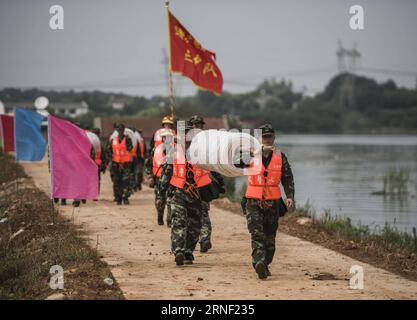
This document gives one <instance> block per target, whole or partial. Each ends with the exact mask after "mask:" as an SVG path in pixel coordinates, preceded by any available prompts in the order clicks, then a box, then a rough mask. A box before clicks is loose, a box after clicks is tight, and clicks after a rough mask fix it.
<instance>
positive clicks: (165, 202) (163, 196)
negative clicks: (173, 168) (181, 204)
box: [154, 177, 171, 224]
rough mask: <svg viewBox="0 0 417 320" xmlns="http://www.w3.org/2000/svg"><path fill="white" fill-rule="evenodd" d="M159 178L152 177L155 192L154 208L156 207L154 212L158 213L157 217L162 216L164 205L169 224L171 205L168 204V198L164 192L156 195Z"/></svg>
mask: <svg viewBox="0 0 417 320" xmlns="http://www.w3.org/2000/svg"><path fill="white" fill-rule="evenodd" d="M158 180H159V178H158V177H154V183H155V185H154V192H155V208H156V212H157V213H158V217H163V216H164V211H165V207H167V223H168V224H170V223H171V206H170V200H171V199H170V198H168V197H167V195H166V194H163V193H160V194H159V195H158V193H159V192H158V191H159V190H158V186H159V181H158ZM158 200H161V202H160V203H161V204H160V206H158V205H157V201H158Z"/></svg>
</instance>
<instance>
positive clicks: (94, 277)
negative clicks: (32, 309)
mask: <svg viewBox="0 0 417 320" xmlns="http://www.w3.org/2000/svg"><path fill="white" fill-rule="evenodd" d="M16 174H17V175H16ZM16 177H18V178H19V179H18V182H17V183H16V181H15V180H16ZM0 221H1V222H0V299H45V298H47V297H49V296H51V295H53V294H63V296H61V298H66V299H123V295H122V292H121V290H120V289H119V287H118V285H117V283H116V281H115V280H114V278H113V276H112V274H111V272H110V270H109V268H108V266H107V264H106V263H104V262H102V261H101V260H100V257H99V254H98V253H97V251H96V250H94V249H93V248H91V247H90V246H89V245H88V243H87V241H86V240H85V238H83V237H82V234H81V233H80V231H79V230H77V229H76V227H75V226H74V225H72V224H71V223H70V222H68V221H67V220H65V219H64V218H63V217H61V216H59V215H58V214H57V212H56V211H55V210H53V206H52V203H51V200H50V199H49V197H48V196H47V195H46V194H45V193H43V192H41V191H40V190H39V189H38V188H36V187H35V186H34V184H33V182H32V181H31V180H30V179H28V178H27V177H26V175H25V173H24V171H23V169H22V167H21V166H20V165H17V166H16V165H15V163H14V158H13V157H12V156H9V155H4V154H0ZM53 265H60V266H61V267H62V268H63V270H64V289H63V290H59V289H58V290H52V289H51V288H50V286H49V282H50V279H51V276H52V275H51V274H50V273H49V272H50V268H51V266H53ZM105 278H111V279H113V281H114V283H113V284H110V285H108V284H106V283H105V282H104V281H103V280H104V279H105Z"/></svg>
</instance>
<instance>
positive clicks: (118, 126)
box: [116, 123, 125, 130]
mask: <svg viewBox="0 0 417 320" xmlns="http://www.w3.org/2000/svg"><path fill="white" fill-rule="evenodd" d="M116 129H117V130H118V129H120V130H121V129H125V125H124V124H123V123H118V124H117V125H116Z"/></svg>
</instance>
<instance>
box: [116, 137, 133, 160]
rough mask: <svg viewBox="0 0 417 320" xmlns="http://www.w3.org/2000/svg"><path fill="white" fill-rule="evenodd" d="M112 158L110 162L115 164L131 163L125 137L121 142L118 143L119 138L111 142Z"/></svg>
mask: <svg viewBox="0 0 417 320" xmlns="http://www.w3.org/2000/svg"><path fill="white" fill-rule="evenodd" d="M112 149H113V157H112V161H113V162H117V163H126V162H131V161H132V155H131V153H130V152H129V151H128V150H127V148H126V137H124V138H123V140H122V142H120V141H119V136H117V137H116V138H114V139H113V142H112Z"/></svg>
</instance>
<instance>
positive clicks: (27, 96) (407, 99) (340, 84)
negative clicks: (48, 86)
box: [0, 73, 417, 134]
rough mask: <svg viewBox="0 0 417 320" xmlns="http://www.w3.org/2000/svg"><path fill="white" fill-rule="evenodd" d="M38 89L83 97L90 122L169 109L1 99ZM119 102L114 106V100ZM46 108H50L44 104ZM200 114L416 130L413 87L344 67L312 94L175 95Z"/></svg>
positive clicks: (131, 99) (262, 88) (282, 127)
mask: <svg viewBox="0 0 417 320" xmlns="http://www.w3.org/2000/svg"><path fill="white" fill-rule="evenodd" d="M40 95H45V96H47V97H48V98H49V99H50V101H51V102H53V103H55V104H59V103H60V102H80V101H85V102H86V103H87V104H88V106H89V113H87V114H84V115H82V116H80V117H78V118H77V119H76V121H77V122H79V123H81V125H84V126H92V125H93V119H94V117H95V116H104V117H105V116H140V117H145V118H146V117H149V118H155V117H156V118H159V117H162V116H163V115H165V114H167V113H169V99H168V97H165V96H153V97H151V98H146V97H142V96H129V95H126V94H122V93H106V92H101V91H83V92H76V91H65V92H64V91H42V90H37V89H30V90H20V89H15V88H6V89H3V90H1V91H0V100H1V101H3V102H4V103H6V105H8V104H9V103H11V104H13V103H20V104H21V103H22V101H26V102H28V101H29V102H31V101H34V99H35V98H36V97H38V96H40ZM115 101H116V102H117V103H119V104H120V103H121V104H123V106H124V107H123V108H122V109H120V108H117V109H114V108H113V107H112V105H113V103H114V102H115ZM49 111H50V112H51V113H53V112H54V110H52V109H50V110H49ZM193 114H200V115H202V116H205V117H220V116H223V115H228V117H229V118H230V119H231V120H233V121H235V120H236V119H240V120H241V121H243V122H244V126H248V125H250V126H256V125H258V124H261V123H264V122H269V123H272V125H273V126H274V127H275V128H277V130H278V131H279V132H282V133H323V134H327V133H328V134H330V133H336V134H337V133H417V91H416V90H413V89H407V88H401V87H398V86H397V85H396V84H395V82H394V81H392V80H388V81H386V82H383V83H378V82H376V81H375V80H374V79H372V78H368V77H363V76H358V75H352V74H348V73H343V74H339V75H336V76H334V77H333V78H332V79H330V80H329V83H328V84H327V86H326V87H325V88H324V90H322V91H321V92H317V93H316V94H315V95H314V96H306V95H305V94H303V93H301V92H297V91H295V90H294V88H293V85H292V83H291V82H290V81H286V80H280V81H277V80H275V79H271V80H265V81H263V82H262V83H260V84H259V85H258V86H257V87H256V88H255V89H254V90H251V91H248V92H246V93H240V94H232V93H230V92H227V91H225V92H223V94H222V95H221V96H215V95H213V94H211V93H210V92H207V91H198V92H197V93H196V94H195V95H194V96H189V97H176V115H177V116H178V117H180V118H186V117H189V116H191V115H193Z"/></svg>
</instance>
